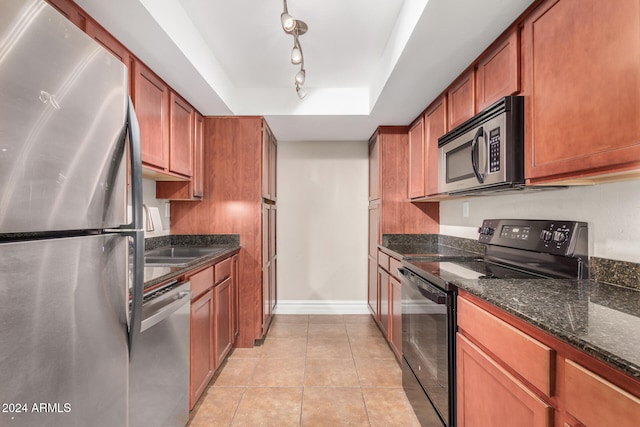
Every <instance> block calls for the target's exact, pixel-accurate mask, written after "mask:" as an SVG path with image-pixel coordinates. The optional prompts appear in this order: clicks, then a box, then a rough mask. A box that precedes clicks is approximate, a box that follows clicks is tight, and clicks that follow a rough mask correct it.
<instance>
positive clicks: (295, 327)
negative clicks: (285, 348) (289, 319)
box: [267, 322, 308, 338]
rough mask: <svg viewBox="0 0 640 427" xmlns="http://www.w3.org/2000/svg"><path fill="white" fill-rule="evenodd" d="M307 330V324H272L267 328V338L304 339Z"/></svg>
mask: <svg viewBox="0 0 640 427" xmlns="http://www.w3.org/2000/svg"><path fill="white" fill-rule="evenodd" d="M307 330H308V324H307V323H286V322H282V323H274V324H273V325H271V327H270V328H269V332H268V333H267V337H272V338H276V337H277V338H294V337H306V336H307Z"/></svg>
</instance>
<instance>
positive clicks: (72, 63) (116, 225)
mask: <svg viewBox="0 0 640 427" xmlns="http://www.w3.org/2000/svg"><path fill="white" fill-rule="evenodd" d="M127 82H128V79H127V69H126V67H125V66H124V65H123V64H121V63H120V62H119V61H118V60H117V59H116V58H115V57H113V56H112V55H111V54H110V53H109V52H107V51H106V50H105V49H103V48H102V47H101V46H100V45H98V44H97V43H96V42H94V41H93V40H92V39H91V38H90V37H88V36H87V35H86V34H84V33H83V32H82V31H80V30H79V29H77V28H76V27H75V26H74V25H73V24H71V23H70V22H69V21H67V20H66V19H65V18H64V17H63V16H62V15H60V14H59V13H58V12H57V11H55V10H54V9H53V8H52V7H50V6H49V5H47V4H46V3H44V2H43V1H41V0H35V1H34V0H27V1H25V0H2V2H0V405H1V407H0V425H1V426H20V427H23V426H38V427H39V426H65V427H69V426H82V427H85V426H105V427H106V426H108V427H114V426H126V425H127V423H128V421H127V405H128V402H127V399H128V369H129V353H130V352H131V351H132V348H133V346H134V345H135V342H136V336H137V334H138V333H139V330H140V317H141V312H140V307H141V297H142V295H141V292H142V285H143V276H142V274H143V265H142V262H143V251H144V248H143V245H144V235H143V232H142V231H141V228H142V227H141V223H142V216H141V207H142V202H141V195H142V193H141V183H142V179H141V166H140V151H139V144H138V140H139V131H138V128H137V122H136V119H135V114H134V112H133V108H132V104H131V101H130V99H129V97H128V95H127V93H128V87H127V84H128V83H127ZM128 205H132V212H133V215H132V219H131V220H128V219H127V206H128Z"/></svg>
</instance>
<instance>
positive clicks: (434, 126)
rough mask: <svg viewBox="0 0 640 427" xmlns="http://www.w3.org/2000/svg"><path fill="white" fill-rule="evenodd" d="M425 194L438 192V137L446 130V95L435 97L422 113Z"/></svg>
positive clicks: (431, 194)
mask: <svg viewBox="0 0 640 427" xmlns="http://www.w3.org/2000/svg"><path fill="white" fill-rule="evenodd" d="M424 126H425V127H424V140H425V141H424V143H425V168H426V173H425V179H426V183H425V192H426V193H425V195H426V196H433V195H436V194H438V178H439V176H438V138H440V137H441V136H442V135H444V134H445V133H446V132H447V130H448V129H447V97H446V96H441V97H440V98H438V99H436V100H435V101H434V102H433V103H432V104H431V105H430V106H429V107H428V108H427V110H426V111H425V113H424Z"/></svg>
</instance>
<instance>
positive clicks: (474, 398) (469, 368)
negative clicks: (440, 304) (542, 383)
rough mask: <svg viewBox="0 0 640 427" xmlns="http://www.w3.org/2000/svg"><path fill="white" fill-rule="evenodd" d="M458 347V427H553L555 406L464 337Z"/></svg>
mask: <svg viewBox="0 0 640 427" xmlns="http://www.w3.org/2000/svg"><path fill="white" fill-rule="evenodd" d="M456 345H457V348H456V359H457V360H456V372H457V414H456V415H457V425H458V426H460V427H475V426H477V427H486V426H508V425H512V426H522V427H550V426H551V425H552V422H553V408H552V407H551V405H549V404H548V403H546V402H544V401H543V400H541V399H540V398H538V397H537V396H536V395H535V394H534V393H533V392H532V391H531V390H529V389H528V388H527V387H526V386H525V385H524V384H523V383H522V382H520V381H519V380H518V379H517V378H515V377H514V376H513V375H511V374H510V373H509V372H507V371H506V370H505V369H504V368H502V367H501V366H500V365H499V364H498V363H496V362H495V361H494V360H493V359H492V358H491V357H490V356H489V355H487V354H486V353H485V352H483V351H482V350H480V348H478V347H477V346H476V345H474V344H472V343H471V342H470V341H469V340H468V339H467V338H465V337H464V336H463V335H461V334H457V338H456Z"/></svg>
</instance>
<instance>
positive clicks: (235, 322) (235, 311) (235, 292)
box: [231, 255, 240, 344]
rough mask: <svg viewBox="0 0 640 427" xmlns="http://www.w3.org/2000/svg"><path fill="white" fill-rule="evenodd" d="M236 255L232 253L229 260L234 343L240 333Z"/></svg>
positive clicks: (238, 279)
mask: <svg viewBox="0 0 640 427" xmlns="http://www.w3.org/2000/svg"><path fill="white" fill-rule="evenodd" d="M238 265H239V264H238V255H234V256H233V258H232V260H231V279H232V281H231V286H233V304H232V306H231V308H232V310H233V343H234V344H235V341H236V338H237V337H238V334H239V333H240V330H239V325H240V307H239V306H238V304H239V302H240V294H239V288H240V283H239V281H240V277H239V275H238Z"/></svg>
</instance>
